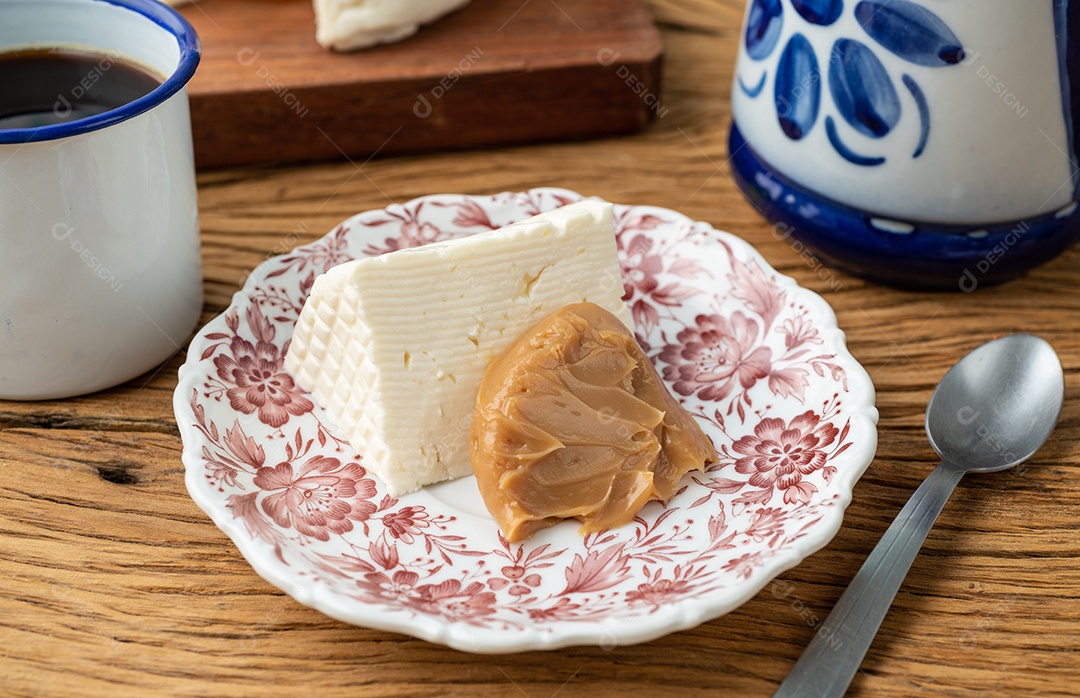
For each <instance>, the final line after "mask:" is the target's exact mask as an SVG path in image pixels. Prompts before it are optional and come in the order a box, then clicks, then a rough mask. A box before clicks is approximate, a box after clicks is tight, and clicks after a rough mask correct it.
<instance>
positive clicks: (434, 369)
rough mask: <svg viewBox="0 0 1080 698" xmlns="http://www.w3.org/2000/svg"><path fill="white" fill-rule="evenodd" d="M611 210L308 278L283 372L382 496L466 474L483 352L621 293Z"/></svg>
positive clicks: (547, 217)
mask: <svg viewBox="0 0 1080 698" xmlns="http://www.w3.org/2000/svg"><path fill="white" fill-rule="evenodd" d="M622 293H623V284H622V277H621V273H620V270H619V262H618V256H617V251H616V245H615V234H614V224H613V222H612V209H611V204H607V203H603V202H599V201H581V202H579V203H576V204H571V205H570V206H564V207H563V208H560V209H557V210H555V211H552V212H550V213H546V214H542V215H540V216H536V217H535V218H532V219H529V220H527V221H523V222H521V223H516V224H513V225H510V226H507V227H505V228H502V229H500V230H494V231H491V232H488V233H480V234H477V235H472V236H469V237H465V238H460V239H457V240H451V241H447V242H439V243H434V244H431V245H426V246H423V247H417V248H411V249H404V250H399V251H397V252H392V253H389V254H385V255H382V256H379V257H370V258H365V259H359V260H356V261H353V262H348V263H346V264H342V265H339V266H337V267H334V268H333V269H330V270H329V271H328V272H326V273H325V274H323V275H322V276H320V277H319V278H317V279H316V280H315V284H314V286H313V287H312V290H311V296H310V298H309V299H308V301H307V303H306V304H305V305H304V309H303V311H302V312H301V314H300V319H299V320H298V321H297V324H296V330H295V333H294V335H293V339H292V342H291V344H290V346H289V351H288V354H287V355H286V358H285V368H286V369H287V370H288V371H289V372H290V373H292V375H293V377H294V379H295V381H296V383H297V385H299V386H300V387H302V388H304V389H305V390H308V391H310V392H311V393H312V394H313V395H314V397H315V399H316V400H317V401H318V403H319V404H320V405H321V406H322V407H323V408H324V409H325V410H326V412H327V414H328V415H329V417H330V419H331V420H332V421H333V423H334V425H335V427H336V428H337V429H338V430H339V432H340V433H341V434H343V435H344V436H346V437H347V438H348V439H349V441H350V443H351V444H352V445H353V447H354V448H356V450H357V452H359V453H360V454H362V455H363V457H364V465H365V466H366V467H367V468H368V469H369V470H371V471H372V472H374V473H375V474H376V475H377V476H378V477H379V478H380V479H381V480H382V481H383V483H384V484H385V485H386V487H387V490H388V491H389V493H390V494H391V495H394V496H399V495H402V494H407V493H409V492H412V491H415V490H416V489H418V488H420V487H422V486H423V485H427V484H431V483H434V482H440V481H442V480H448V479H452V478H457V477H462V476H465V475H468V474H470V473H471V472H472V467H471V464H470V458H469V426H470V422H471V420H472V414H473V411H474V408H475V401H476V393H477V391H478V390H479V387H480V382H481V380H482V378H483V375H484V372H485V371H486V370H487V367H488V365H489V364H490V363H491V361H492V360H493V359H495V358H496V357H498V356H500V355H501V354H502V353H503V352H504V351H506V349H507V348H508V347H509V346H510V345H511V344H513V343H514V342H515V341H517V339H518V338H519V337H520V336H521V335H522V334H524V332H525V331H526V330H528V329H529V328H531V327H532V326H533V325H535V324H536V323H537V322H539V321H540V320H541V319H543V318H544V317H546V316H547V315H549V314H550V313H552V312H554V311H555V310H557V309H559V308H561V307H563V306H565V305H569V304H572V303H582V302H590V303H595V304H596V305H598V306H600V307H602V308H604V309H605V310H608V311H609V312H612V313H614V314H615V315H616V317H618V318H619V320H620V321H622V322H623V323H624V324H625V325H626V326H628V327H632V326H633V323H632V320H631V318H630V313H629V311H628V310H627V308H626V304H625V303H624V302H623V300H622Z"/></svg>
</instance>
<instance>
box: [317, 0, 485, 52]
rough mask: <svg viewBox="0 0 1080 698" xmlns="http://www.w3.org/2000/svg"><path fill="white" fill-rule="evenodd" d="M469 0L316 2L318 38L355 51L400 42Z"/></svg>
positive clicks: (339, 49) (334, 46)
mask: <svg viewBox="0 0 1080 698" xmlns="http://www.w3.org/2000/svg"><path fill="white" fill-rule="evenodd" d="M468 3H469V0H314V5H315V27H316V28H315V38H316V39H317V40H318V42H319V44H321V45H322V46H324V47H325V48H332V49H334V50H335V51H355V50H357V49H361V48H367V47H369V46H375V45H376V44H385V43H390V42H394V41H400V40H402V39H405V38H408V37H410V36H412V35H413V34H415V33H416V32H417V30H418V29H419V28H420V27H421V25H424V24H428V23H430V22H434V21H435V20H437V19H439V18H440V17H442V16H443V15H446V14H449V13H450V12H453V11H454V10H456V9H458V8H460V7H464V6H465V5H467V4H468Z"/></svg>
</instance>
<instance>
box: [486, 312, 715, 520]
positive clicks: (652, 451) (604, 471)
mask: <svg viewBox="0 0 1080 698" xmlns="http://www.w3.org/2000/svg"><path fill="white" fill-rule="evenodd" d="M470 442H471V456H472V467H473V472H474V473H475V474H476V480H477V483H478V484H479V487H480V494H481V495H482V496H483V498H484V503H485V504H486V505H487V508H488V510H489V511H490V512H491V514H492V515H493V516H494V517H495V520H496V521H497V522H498V524H499V528H501V529H502V532H503V535H504V536H506V538H507V540H510V541H520V540H524V539H526V538H528V537H529V536H531V535H532V534H533V533H534V532H535V531H538V530H540V529H542V528H546V527H548V526H553V525H555V524H557V523H559V522H560V521H561V520H563V519H568V518H576V519H578V520H579V521H581V523H582V526H581V532H582V533H590V532H593V531H600V530H603V529H606V528H612V527H614V526H620V525H622V524H625V523H627V522H629V521H631V520H632V519H633V518H634V516H635V515H636V514H637V513H638V511H640V510H641V508H642V507H643V506H645V504H646V502H648V501H649V500H652V499H667V498H668V497H670V496H671V495H672V494H674V492H675V489H676V487H677V485H678V483H679V480H680V479H681V478H682V476H683V475H684V474H686V473H687V472H689V471H691V470H699V469H701V468H702V467H703V466H704V465H705V464H706V463H710V462H715V461H716V459H717V454H716V450H715V449H714V448H713V446H712V443H711V442H710V441H709V439H708V437H706V436H705V434H704V433H702V431H701V428H700V427H699V426H698V425H697V423H696V422H694V418H693V417H691V416H690V414H689V413H688V412H687V411H686V410H684V409H683V408H682V406H681V405H679V403H678V402H676V401H675V398H673V397H672V396H671V393H669V392H668V390H667V387H666V386H665V385H664V384H663V382H662V381H661V379H660V376H659V375H658V374H657V373H656V369H654V368H653V366H652V364H651V363H650V362H649V359H648V357H647V356H645V353H644V352H643V351H642V350H641V348H640V347H639V346H638V344H637V342H636V341H635V340H634V337H633V335H631V334H630V332H629V330H627V329H626V327H625V326H624V325H623V324H622V323H621V322H619V320H618V319H617V318H616V317H615V316H614V315H612V314H611V313H609V312H607V311H606V310H604V309H602V308H600V307H598V306H596V305H593V304H592V303H580V304H576V305H568V306H566V307H564V308H562V309H561V310H558V311H556V312H555V313H553V314H551V315H549V316H548V317H547V318H545V319H544V320H542V321H541V322H540V323H539V324H537V325H536V326H535V327H533V328H532V329H530V330H529V331H527V332H526V333H525V334H524V335H523V336H522V337H521V338H520V339H519V340H518V341H517V342H516V343H515V344H513V345H512V346H511V347H510V348H509V349H507V351H506V353H504V354H503V355H502V356H500V357H499V358H497V359H495V360H494V361H493V362H492V363H491V365H490V366H489V367H488V369H487V373H486V374H485V375H484V379H483V382H482V383H481V384H480V392H479V394H478V395H477V397H476V412H475V414H474V415H473V421H472V433H471V439H470Z"/></svg>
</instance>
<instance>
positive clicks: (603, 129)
mask: <svg viewBox="0 0 1080 698" xmlns="http://www.w3.org/2000/svg"><path fill="white" fill-rule="evenodd" d="M181 11H182V12H183V13H184V15H185V16H186V17H187V18H188V20H190V21H191V23H192V24H193V25H194V26H195V28H196V30H197V31H198V32H199V36H200V38H201V39H202V45H203V58H202V64H201V65H200V67H199V70H198V73H197V74H196V75H195V78H194V79H193V80H192V82H191V85H190V96H191V115H192V129H193V134H194V139H195V153H196V160H197V164H198V165H199V166H200V167H202V168H212V167H223V166H232V165H248V164H259V163H271V162H297V161H306V160H326V159H335V158H343V157H344V156H346V155H347V156H349V157H350V158H352V159H354V160H355V159H360V160H364V159H366V158H367V157H369V156H371V155H373V154H376V153H378V154H389V153H402V152H412V151H428V150H442V149H459V148H472V147H476V146H485V145H496V144H505V143H523V142H530V141H545V140H555V139H572V138H587V137H592V136H599V135H606V134H616V133H629V132H633V131H636V130H639V129H641V128H643V127H644V126H646V125H647V124H648V123H649V122H650V121H651V120H652V119H653V118H654V117H655V115H656V113H657V111H658V109H660V107H659V102H658V99H657V95H658V94H659V89H660V63H661V55H662V53H663V48H662V45H661V43H660V37H659V33H658V32H657V30H656V27H655V25H654V23H653V21H652V18H651V16H650V15H649V12H648V10H647V9H646V8H645V6H644V3H643V1H642V0H558V3H556V2H555V0H474V2H473V3H472V4H470V5H468V6H466V7H465V8H464V9H462V10H461V11H459V12H456V13H454V14H452V15H450V16H448V17H446V18H445V19H443V20H441V21H439V22H437V23H435V24H433V25H431V26H429V27H425V28H423V29H421V30H420V33H419V34H417V35H416V36H414V37H412V38H410V39H408V40H406V41H404V42H401V43H398V44H392V45H388V46H381V47H377V48H374V49H368V50H365V51H360V52H356V53H349V54H337V53H332V52H329V51H326V50H325V49H323V48H322V47H320V46H319V45H318V44H317V43H316V42H315V38H314V34H315V17H314V12H313V10H312V7H311V0H202V1H201V2H200V3H199V4H198V5H194V6H188V7H185V8H182V10H181Z"/></svg>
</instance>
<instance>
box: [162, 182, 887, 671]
mask: <svg viewBox="0 0 1080 698" xmlns="http://www.w3.org/2000/svg"><path fill="white" fill-rule="evenodd" d="M580 198H581V197H580V196H579V195H578V194H574V193H573V192H569V191H565V190H557V189H536V190H532V191H529V192H525V193H520V194H500V195H497V196H487V197H479V196H457V195H448V196H428V197H424V198H421V199H417V200H415V201H411V202H409V203H407V204H405V205H393V206H390V207H389V208H387V209H385V210H381V211H368V212H366V213H362V214H360V215H358V216H355V217H353V218H351V219H349V220H348V221H346V222H345V223H343V224H342V225H340V226H339V227H338V228H337V229H336V230H334V231H333V232H332V233H330V234H329V235H327V236H326V237H324V238H323V239H321V240H319V241H318V242H315V243H313V244H311V245H307V246H304V247H301V248H298V249H297V250H295V251H294V252H293V253H291V254H289V255H287V256H283V257H278V258H275V259H271V260H269V261H268V262H266V263H265V264H263V265H261V266H260V267H259V268H258V269H256V270H255V272H254V273H253V274H252V276H251V278H250V279H248V282H247V284H246V285H245V286H244V289H243V290H242V291H240V292H239V293H237V294H236V296H235V298H234V299H233V303H232V306H231V307H230V308H229V310H228V311H227V312H226V313H225V314H224V315H221V316H219V317H217V318H216V319H214V320H213V321H211V322H210V323H209V324H208V325H207V326H206V327H205V328H204V329H203V330H202V331H201V332H199V334H198V335H197V336H196V337H195V339H194V340H193V341H192V343H191V348H190V350H189V353H188V359H187V363H186V364H185V365H184V366H183V368H181V369H180V381H179V385H178V387H177V389H176V395H175V409H176V417H177V422H178V423H179V426H180V431H181V433H182V435H183V439H184V454H183V459H184V464H185V466H186V469H187V486H188V490H189V491H190V493H191V496H192V498H193V499H194V500H195V502H196V503H197V504H198V505H199V506H200V507H202V509H203V510H204V511H205V512H206V513H207V514H209V515H210V517H211V518H212V519H213V520H214V523H216V524H217V525H218V527H220V528H221V530H223V531H224V532H225V533H226V534H227V535H228V536H229V537H230V538H231V539H232V540H233V542H235V544H236V545H237V547H238V548H239V549H240V551H241V552H242V553H243V555H244V557H245V558H247V560H248V562H250V563H251V565H252V567H254V568H255V570H256V571H257V572H258V573H259V574H261V575H262V576H263V577H265V578H266V579H267V580H268V581H270V582H271V583H272V584H275V585H276V586H278V587H279V588H281V589H282V590H284V591H285V592H286V593H288V594H290V595H291V596H293V597H294V598H295V599H296V600H298V601H300V602H301V603H304V604H307V605H309V606H312V607H314V608H317V609H318V610H320V611H322V612H324V613H326V614H328V615H330V616H333V617H334V618H338V619H341V620H343V621H346V622H349V623H355V624H358V625H364V626H369V627H373V628H380V629H384V630H390V631H396V632H400V633H406V634H409V635H414V636H416V637H419V638H423V639H425V640H429V641H431V642H438V643H443V644H446V645H450V646H451V647H455V648H457V649H461V650H465V651H471V652H491V653H495V652H516V651H523V650H534V649H552V648H556V647H564V646H567V645H584V644H601V645H604V646H607V647H610V646H614V645H617V644H629V643H636V642H644V641H646V640H650V639H653V638H656V637H659V636H661V635H664V634H666V633H670V632H673V631H677V630H682V629H686V628H690V627H692V626H694V625H697V624H699V623H702V622H704V621H707V620H710V619H712V618H716V617H718V616H720V615H723V614H724V613H727V612H729V611H731V610H732V609H734V608H736V607H737V606H739V605H740V604H742V603H744V602H745V601H747V600H748V599H749V598H751V597H752V596H753V595H754V594H756V593H757V592H758V591H759V590H760V589H762V588H763V587H764V586H765V584H766V583H767V582H768V581H769V580H770V579H772V578H773V577H774V576H776V575H777V574H779V573H781V572H783V571H784V570H786V569H788V568H789V567H792V566H794V565H796V564H798V563H799V562H800V561H801V560H802V559H803V558H805V557H806V556H807V555H809V554H811V553H813V552H814V551H816V550H818V549H819V548H821V547H822V546H824V545H825V544H826V543H827V542H828V541H829V540H830V539H831V538H832V537H833V535H834V534H835V533H836V531H837V530H838V528H839V527H840V521H841V518H842V517H843V511H844V508H845V506H846V505H847V503H848V502H849V501H850V498H851V490H852V487H853V486H854V484H855V481H856V480H857V479H858V478H859V476H860V475H861V474H862V472H863V471H864V470H865V468H866V467H867V465H869V463H870V460H871V459H872V458H873V455H874V450H875V447H876V444H877V432H876V428H875V424H876V421H877V411H876V409H875V408H874V389H873V386H872V384H871V382H870V378H869V377H868V376H867V374H866V372H865V371H864V370H863V369H862V367H860V366H859V364H858V363H856V362H855V360H854V359H853V358H852V357H851V356H850V355H849V354H848V352H847V350H846V349H845V345H844V335H843V333H842V332H841V331H840V330H839V329H837V327H836V317H835V316H834V314H833V312H832V310H831V309H830V308H829V306H828V305H827V304H826V303H825V302H824V301H823V300H822V299H821V298H820V297H819V296H817V295H816V294H814V293H812V292H810V291H807V290H805V289H803V288H800V287H799V286H797V285H796V284H795V282H794V281H793V280H792V279H790V278H787V277H783V276H780V275H778V274H777V273H776V272H775V271H773V269H771V268H770V267H769V266H768V264H766V263H765V261H764V260H763V259H762V258H761V256H760V255H758V253H757V252H756V251H754V250H753V249H752V248H751V247H750V246H749V245H747V244H746V243H744V242H742V241H741V240H739V239H738V238H735V237H734V236H732V235H730V234H727V233H722V232H719V231H717V230H714V229H713V228H712V227H711V226H709V225H708V224H706V223H696V222H694V221H691V220H690V219H688V218H686V217H685V216H683V215H681V214H678V213H675V212H674V211H669V210H666V209H660V208H652V207H646V206H616V208H615V212H616V224H617V229H618V233H617V234H618V242H619V254H620V259H621V262H622V265H623V272H624V280H625V287H626V288H625V290H626V299H627V302H628V303H629V305H630V307H631V309H632V311H633V316H634V322H635V328H634V329H635V331H636V334H637V337H638V341H639V342H640V343H641V346H642V347H643V348H644V349H645V351H646V353H647V354H648V355H649V356H650V357H651V358H652V360H653V361H654V362H655V363H656V365H657V367H658V368H659V370H660V372H661V374H662V375H663V376H664V378H665V380H666V381H667V382H668V384H669V385H670V386H671V388H672V389H673V390H674V392H675V394H676V395H677V396H679V397H680V398H681V399H682V401H683V403H684V404H685V405H686V407H687V408H688V409H689V410H690V411H691V412H692V413H693V414H695V415H697V417H698V418H699V419H700V422H701V425H702V426H703V427H704V429H705V430H706V433H707V434H708V435H709V436H710V437H711V438H712V439H713V441H714V443H715V445H716V447H717V449H718V450H719V452H720V454H721V462H720V463H718V464H717V465H716V466H714V467H712V468H710V470H709V472H707V473H704V474H701V473H697V474H692V475H690V476H688V477H687V478H686V480H685V485H684V486H683V487H682V489H680V490H679V492H678V493H677V494H676V496H675V497H673V498H672V499H671V500H670V501H668V502H666V503H659V502H652V503H650V504H648V505H647V506H646V507H645V509H644V510H643V511H642V512H641V514H640V516H639V517H638V518H637V519H636V520H635V521H634V522H633V523H632V524H630V525H627V526H624V527H622V528H619V529H616V530H612V531H607V532H603V533H599V534H594V535H589V536H587V537H581V536H579V535H578V533H577V527H576V526H575V525H574V523H572V522H566V523H563V524H562V525H559V526H556V527H554V528H551V529H548V530H545V531H542V532H540V533H538V534H537V535H535V536H534V537H533V538H532V539H530V540H528V541H527V542H525V543H522V544H510V543H507V542H506V540H504V539H503V538H502V536H500V535H499V532H498V529H497V527H496V526H495V523H494V521H493V520H492V519H491V517H490V516H489V515H488V514H487V512H486V510H485V509H484V506H483V503H482V501H481V499H480V497H479V494H478V492H477V491H476V486H475V483H474V481H473V479H472V478H464V479H461V480H457V481H454V482H449V483H443V484H440V485H436V486H433V487H427V488H425V489H423V490H421V491H420V492H417V493H415V494H411V495H408V496H404V497H401V498H394V497H390V496H388V495H387V494H386V492H385V490H384V488H383V486H382V484H381V483H379V482H378V480H377V479H375V478H374V477H373V476H372V475H371V474H370V473H369V471H368V469H367V468H366V467H365V464H364V458H363V455H362V454H358V453H356V452H355V451H354V450H353V449H352V447H351V446H350V445H349V444H348V443H347V442H346V441H345V440H344V439H343V438H342V437H341V436H340V435H338V434H336V433H335V431H334V427H333V425H332V424H330V423H328V422H327V420H326V418H325V414H324V413H323V412H322V410H321V409H320V408H319V407H318V406H317V405H315V404H313V402H312V400H311V399H310V398H309V397H308V395H307V394H306V393H304V392H303V391H302V390H300V389H299V388H297V387H296V386H295V385H294V383H293V381H292V379H291V378H290V376H289V375H288V374H287V373H286V372H285V371H284V369H283V368H282V361H283V357H284V355H285V352H286V351H287V349H288V344H289V338H290V335H291V334H292V330H293V325H294V323H295V321H296V319H297V315H298V313H299V311H300V308H301V306H302V305H303V303H304V299H305V298H306V297H307V294H308V293H309V291H310V290H311V285H312V283H313V281H314V279H315V277H316V275H318V274H321V273H323V272H324V271H326V270H327V269H329V268H330V267H332V266H334V265H336V264H340V263H342V262H345V261H347V260H350V259H353V258H355V257H361V256H364V255H378V254H382V253H384V252H389V251H392V250H397V249H401V248H405V247H414V246H418V245H423V244H426V243H429V242H433V241H435V240H443V239H447V238H454V237H460V236H464V235H471V234H473V233H478V232H483V231H485V230H491V229H494V228H498V227H501V226H503V225H506V224H508V223H511V222H514V221H518V220H521V219H524V218H527V217H529V216H532V215H534V214H536V213H538V212H541V211H548V210H551V209H554V208H557V207H559V206H562V205H564V204H567V203H570V202H573V201H576V200H578V199H580Z"/></svg>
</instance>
